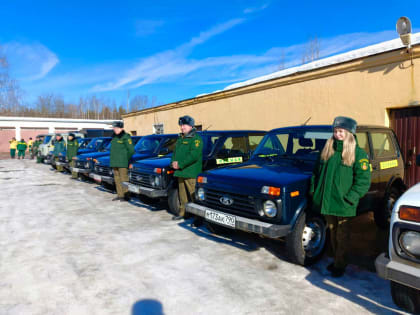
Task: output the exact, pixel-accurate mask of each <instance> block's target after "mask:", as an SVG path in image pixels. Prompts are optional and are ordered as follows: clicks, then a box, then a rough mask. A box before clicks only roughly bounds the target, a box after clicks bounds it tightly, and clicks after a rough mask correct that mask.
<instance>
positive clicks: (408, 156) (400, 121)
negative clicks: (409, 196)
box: [390, 107, 420, 187]
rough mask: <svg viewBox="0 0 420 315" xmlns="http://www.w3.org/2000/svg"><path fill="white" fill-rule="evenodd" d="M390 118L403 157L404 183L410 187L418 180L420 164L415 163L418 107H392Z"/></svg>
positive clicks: (419, 126) (418, 144) (418, 149)
mask: <svg viewBox="0 0 420 315" xmlns="http://www.w3.org/2000/svg"><path fill="white" fill-rule="evenodd" d="M390 118H391V127H392V129H394V131H395V133H396V134H397V137H398V140H399V142H400V146H401V150H402V152H403V156H404V159H405V164H406V169H405V183H406V185H408V186H409V187H410V186H413V185H414V184H416V183H418V182H420V166H416V163H415V162H416V155H417V154H420V107H410V108H402V109H392V110H391V111H390Z"/></svg>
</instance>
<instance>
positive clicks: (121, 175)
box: [113, 167, 128, 198]
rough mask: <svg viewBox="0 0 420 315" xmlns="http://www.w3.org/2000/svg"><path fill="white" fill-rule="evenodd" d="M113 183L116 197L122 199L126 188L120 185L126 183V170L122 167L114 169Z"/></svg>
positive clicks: (125, 193)
mask: <svg viewBox="0 0 420 315" xmlns="http://www.w3.org/2000/svg"><path fill="white" fill-rule="evenodd" d="M113 170H114V181H115V187H116V188H117V195H118V197H120V198H124V197H125V196H126V195H127V192H128V191H127V188H125V187H124V186H123V185H122V182H128V169H127V168H123V167H114V168H113Z"/></svg>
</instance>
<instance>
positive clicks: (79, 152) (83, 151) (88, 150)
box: [77, 149, 95, 154]
mask: <svg viewBox="0 0 420 315" xmlns="http://www.w3.org/2000/svg"><path fill="white" fill-rule="evenodd" d="M91 152H95V150H93V149H79V150H77V154H85V153H91Z"/></svg>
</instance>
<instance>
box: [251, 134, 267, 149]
mask: <svg viewBox="0 0 420 315" xmlns="http://www.w3.org/2000/svg"><path fill="white" fill-rule="evenodd" d="M262 138H264V135H252V134H251V135H249V149H250V150H251V151H254V150H255V149H256V148H257V147H258V145H259V144H260V142H261V140H262Z"/></svg>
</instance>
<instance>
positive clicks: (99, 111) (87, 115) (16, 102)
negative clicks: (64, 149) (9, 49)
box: [0, 54, 158, 119]
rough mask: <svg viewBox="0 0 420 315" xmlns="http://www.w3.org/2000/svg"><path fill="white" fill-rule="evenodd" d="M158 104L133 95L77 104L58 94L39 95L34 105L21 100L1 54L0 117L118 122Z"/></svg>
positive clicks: (91, 98)
mask: <svg viewBox="0 0 420 315" xmlns="http://www.w3.org/2000/svg"><path fill="white" fill-rule="evenodd" d="M156 105H158V104H157V102H156V98H155V97H153V98H149V97H148V96H145V95H136V96H134V97H132V98H131V99H130V100H129V101H128V97H127V101H126V102H124V103H121V104H118V105H117V103H116V101H115V100H114V99H109V98H103V97H96V96H88V97H80V98H79V101H78V102H76V103H71V102H70V103H69V102H65V101H64V98H63V97H62V96H60V95H57V94H54V93H49V94H44V95H41V96H39V97H38V98H37V100H36V101H35V102H34V103H33V104H28V103H27V102H25V100H24V91H22V89H21V88H20V87H19V84H18V82H17V81H16V80H14V79H13V78H11V77H10V75H9V64H8V62H7V58H6V57H5V56H4V55H1V54H0V116H21V117H53V118H78V119H121V115H123V114H126V113H127V112H132V111H138V110H141V109H145V108H150V107H154V106H156Z"/></svg>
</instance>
